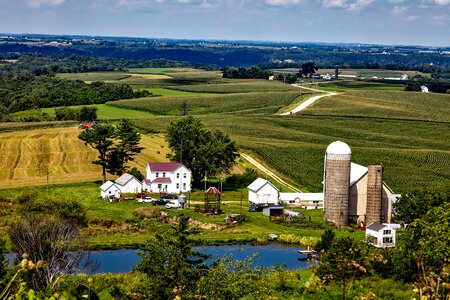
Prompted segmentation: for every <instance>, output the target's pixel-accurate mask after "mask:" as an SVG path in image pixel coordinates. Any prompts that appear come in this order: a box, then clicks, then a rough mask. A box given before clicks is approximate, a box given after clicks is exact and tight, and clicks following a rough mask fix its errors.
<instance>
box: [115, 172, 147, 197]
mask: <svg viewBox="0 0 450 300" xmlns="http://www.w3.org/2000/svg"><path fill="white" fill-rule="evenodd" d="M114 182H115V184H116V185H117V186H118V187H119V189H120V192H121V193H139V192H140V191H141V190H142V183H141V182H140V181H139V180H138V179H137V178H136V177H134V176H133V175H131V174H128V173H124V174H122V176H120V177H119V178H117V179H116V180H115V181H114Z"/></svg>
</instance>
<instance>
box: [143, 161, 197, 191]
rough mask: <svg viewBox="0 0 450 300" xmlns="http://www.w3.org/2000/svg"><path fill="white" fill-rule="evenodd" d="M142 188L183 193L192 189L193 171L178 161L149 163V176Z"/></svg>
mask: <svg viewBox="0 0 450 300" xmlns="http://www.w3.org/2000/svg"><path fill="white" fill-rule="evenodd" d="M142 189H143V190H144V191H148V192H158V193H182V192H189V191H190V190H191V171H190V170H189V169H188V168H186V167H185V166H183V165H182V164H180V163H178V162H174V161H171V162H154V163H148V164H147V176H146V178H145V179H144V181H143V182H142Z"/></svg>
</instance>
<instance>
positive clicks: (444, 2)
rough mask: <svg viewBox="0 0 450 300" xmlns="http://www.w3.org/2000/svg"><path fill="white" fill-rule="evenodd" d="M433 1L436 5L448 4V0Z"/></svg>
mask: <svg viewBox="0 0 450 300" xmlns="http://www.w3.org/2000/svg"><path fill="white" fill-rule="evenodd" d="M434 2H435V3H436V4H438V5H449V4H450V0H435V1H434Z"/></svg>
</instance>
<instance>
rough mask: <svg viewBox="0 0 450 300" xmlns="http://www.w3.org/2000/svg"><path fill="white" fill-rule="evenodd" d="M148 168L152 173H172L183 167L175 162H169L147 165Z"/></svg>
mask: <svg viewBox="0 0 450 300" xmlns="http://www.w3.org/2000/svg"><path fill="white" fill-rule="evenodd" d="M148 166H149V167H150V170H151V171H152V172H174V171H176V170H177V169H178V168H180V167H182V166H183V165H182V164H180V163H178V162H176V161H170V162H154V163H148Z"/></svg>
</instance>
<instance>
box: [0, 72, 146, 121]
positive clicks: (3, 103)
mask: <svg viewBox="0 0 450 300" xmlns="http://www.w3.org/2000/svg"><path fill="white" fill-rule="evenodd" d="M149 94H150V93H149V92H148V91H145V90H142V91H133V89H132V88H131V87H130V86H129V85H126V84H107V83H104V82H102V81H95V82H92V83H91V84H86V83H84V82H83V81H80V80H60V79H57V78H54V77H51V76H34V75H33V74H31V73H30V72H28V71H22V72H21V73H19V74H16V75H1V74H0V113H1V114H7V113H13V112H17V111H23V110H28V109H32V108H44V107H59V106H72V105H89V104H102V103H105V102H107V101H114V100H119V99H131V98H138V97H146V96H148V95H149Z"/></svg>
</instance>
